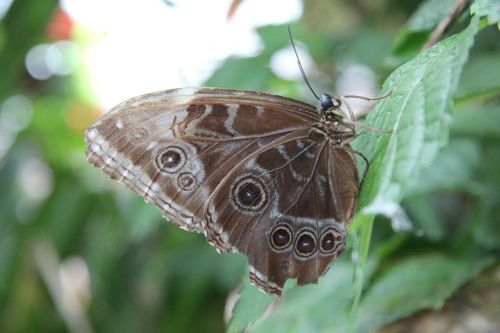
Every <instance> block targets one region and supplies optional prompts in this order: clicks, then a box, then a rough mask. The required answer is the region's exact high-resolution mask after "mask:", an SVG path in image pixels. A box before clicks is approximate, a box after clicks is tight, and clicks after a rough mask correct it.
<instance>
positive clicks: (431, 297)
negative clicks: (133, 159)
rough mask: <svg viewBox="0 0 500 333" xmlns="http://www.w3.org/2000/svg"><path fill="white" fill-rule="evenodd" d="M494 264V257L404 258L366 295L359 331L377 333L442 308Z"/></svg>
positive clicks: (387, 271)
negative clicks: (415, 316)
mask: <svg viewBox="0 0 500 333" xmlns="http://www.w3.org/2000/svg"><path fill="white" fill-rule="evenodd" d="M493 262H494V258H493V257H474V256H472V257H462V258H452V257H447V256H444V255H441V254H433V255H422V256H415V257H413V258H405V259H404V261H401V262H400V263H398V264H395V265H393V266H392V267H391V268H389V269H388V270H386V271H385V273H384V274H383V275H382V276H381V277H380V278H378V279H377V280H376V281H375V282H374V283H373V285H372V286H371V287H370V288H369V289H368V291H367V292H366V295H365V297H364V298H363V300H362V303H361V306H360V325H359V330H358V332H373V331H376V330H377V329H378V328H380V327H382V326H383V325H385V324H387V323H390V322H393V321H395V320H397V319H401V318H404V317H406V316H408V315H410V314H413V313H415V312H417V311H419V310H422V309H428V308H433V309H439V308H441V307H442V306H443V304H444V302H445V301H446V299H448V298H449V297H450V296H451V295H452V294H453V293H454V292H455V291H456V290H457V289H458V288H459V287H460V286H461V285H462V284H464V283H465V282H466V281H468V280H470V279H471V278H473V277H475V276H476V275H477V274H478V273H479V272H480V271H481V270H483V269H484V268H485V267H487V266H488V265H490V264H492V263H493Z"/></svg>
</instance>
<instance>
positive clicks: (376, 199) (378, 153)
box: [355, 19, 479, 213]
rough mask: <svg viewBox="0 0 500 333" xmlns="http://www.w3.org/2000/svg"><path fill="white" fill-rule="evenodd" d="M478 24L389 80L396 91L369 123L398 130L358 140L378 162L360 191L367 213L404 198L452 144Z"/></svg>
mask: <svg viewBox="0 0 500 333" xmlns="http://www.w3.org/2000/svg"><path fill="white" fill-rule="evenodd" d="M478 23H479V20H478V19H473V20H472V21H471V23H470V25H469V27H468V28H467V29H466V30H465V31H463V32H462V33H459V34H457V35H454V36H452V37H450V38H448V39H446V40H443V41H441V42H440V43H438V44H436V45H434V46H433V47H431V48H430V49H428V50H426V51H425V52H423V53H421V54H420V55H419V56H418V57H416V58H415V59H413V60H412V61H410V62H408V63H406V64H405V65H403V66H401V67H399V68H398V69H396V70H395V71H394V72H393V73H392V74H391V75H390V76H389V77H388V79H387V80H386V81H385V83H384V86H383V93H388V92H392V95H391V96H389V97H388V98H386V99H384V100H382V101H381V102H380V103H379V104H378V105H377V107H376V109H375V110H374V111H373V112H372V113H370V114H369V115H368V117H367V125H368V126H369V127H371V128H376V129H381V130H386V131H392V133H390V134H385V135H384V134H379V133H373V132H366V133H364V134H363V135H360V137H359V139H358V140H356V142H355V146H356V147H357V148H358V149H360V150H361V151H363V153H364V154H365V155H367V156H368V157H369V159H370V160H371V161H372V162H371V165H370V171H369V173H368V174H367V177H366V179H365V180H364V184H363V187H362V191H361V195H360V207H364V211H365V212H367V213H374V212H383V211H384V207H386V205H388V204H390V205H391V204H393V203H395V202H399V201H401V199H402V198H403V196H404V195H405V194H406V192H407V191H408V190H409V189H411V188H412V187H413V186H415V184H416V183H417V181H418V180H419V177H420V175H421V172H422V170H423V169H424V168H425V167H426V166H428V165H430V164H431V163H432V161H433V160H434V158H435V156H436V154H437V152H438V151H439V149H440V148H442V147H443V146H444V145H446V143H447V140H448V132H449V124H448V123H449V120H448V119H449V115H448V111H449V108H450V105H451V97H452V95H453V93H454V91H455V89H456V86H457V82H458V79H459V77H460V73H461V71H462V67H463V65H464V63H465V61H466V60H467V57H468V52H469V49H470V48H471V46H472V44H473V41H474V36H475V34H476V33H477V31H478V28H479V24H478Z"/></svg>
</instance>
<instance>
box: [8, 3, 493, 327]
mask: <svg viewBox="0 0 500 333" xmlns="http://www.w3.org/2000/svg"><path fill="white" fill-rule="evenodd" d="M452 3H453V1H425V2H422V1H416V0H403V1H401V0H376V1H371V0H356V1H344V0H332V1H327V0H321V1H309V2H305V1H304V2H303V1H300V0H274V1H265V0H246V1H230V0H224V1H203V0H198V1H195V0H178V1H176V0H172V1H167V0H164V1H161V0H150V1H138V0H135V1H134V0H131V1H118V0H105V1H102V0H100V1H97V0H61V1H56V0H44V1H37V0H0V189H1V191H0V332H137V331H141V332H160V331H161V332H193V331H202V332H221V331H223V330H224V309H225V306H226V299H227V297H228V295H229V294H230V293H231V291H233V290H234V289H235V288H237V287H238V286H239V285H240V283H241V281H244V280H245V279H246V276H247V274H248V273H247V268H246V259H245V258H244V257H243V256H240V255H226V256H220V255H218V254H217V253H216V251H215V250H214V249H213V248H212V247H211V246H209V245H208V244H207V243H206V241H205V240H204V238H203V237H202V235H198V234H192V233H188V232H185V231H182V230H179V229H178V228H176V227H175V226H174V225H172V224H169V223H167V222H166V221H165V220H164V219H162V217H161V214H160V212H159V211H158V210H157V209H156V208H154V207H152V206H150V205H148V204H146V203H144V201H143V200H142V198H139V197H137V196H136V195H134V194H132V192H131V191H128V190H126V189H125V188H124V187H122V186H120V185H118V184H115V183H113V182H112V181H111V180H108V179H107V177H106V176H105V175H104V174H103V173H102V172H101V171H100V170H97V169H94V168H92V167H91V166H90V165H89V164H88V163H87V162H86V160H85V154H84V151H85V147H84V142H83V135H84V131H85V129H86V128H87V127H88V126H89V125H90V124H91V123H92V122H93V121H94V120H95V119H96V118H97V117H99V115H101V114H102V113H104V112H106V111H107V110H108V109H110V108H111V107H113V106H114V105H116V104H117V103H119V102H121V101H123V100H125V99H128V98H130V97H133V96H136V95H139V94H143V93H148V92H152V91H156V90H164V89H170V88H176V87H184V86H203V85H204V86H218V87H226V88H234V89H251V90H259V91H266V92H270V93H274V94H279V95H284V96H287V97H291V98H297V99H300V100H303V101H306V102H311V103H314V99H313V98H312V96H311V94H310V92H309V91H308V89H307V87H306V85H305V84H304V81H303V80H302V79H301V76H300V71H299V69H298V68H297V65H296V59H295V56H294V54H293V51H292V49H291V47H290V41H289V38H288V31H287V25H290V26H291V27H292V31H293V33H294V37H295V39H296V43H297V46H298V51H299V54H300V57H301V61H302V64H303V65H304V69H305V71H306V72H307V73H308V75H309V78H310V80H311V81H312V83H313V85H314V87H315V88H316V90H317V91H318V92H323V91H328V92H331V93H333V94H336V95H339V94H346V93H349V94H358V95H365V96H375V95H377V93H378V91H379V89H380V84H381V83H382V82H383V80H384V79H385V77H386V76H387V75H388V74H389V73H390V72H391V71H392V70H394V69H395V68H396V67H397V66H399V65H400V64H402V63H404V62H405V61H407V60H408V59H411V58H412V57H414V56H415V55H417V54H418V52H419V51H420V48H421V47H422V45H423V43H424V42H425V40H426V39H427V38H428V35H429V33H430V32H431V31H432V30H433V28H434V27H435V25H437V23H438V22H439V20H440V19H442V17H444V15H445V14H446V11H447V10H449V8H450V6H451V4H452ZM425 6H427V7H428V8H427V9H426V7H425ZM432 6H434V7H432ZM429 8H430V9H431V10H429ZM426 10H427V12H425V11H426ZM419 11H420V13H421V12H424V13H426V14H425V16H424V19H422V15H421V14H418V13H419ZM419 15H420V16H419ZM466 21H467V15H465V16H462V18H460V19H459V20H458V22H457V24H455V25H454V26H452V28H451V29H450V31H449V32H448V34H451V33H453V32H457V31H460V30H461V29H462V28H463V27H464V24H466ZM499 37H500V34H499V32H498V29H496V27H490V28H486V29H484V30H483V31H482V32H481V33H480V34H479V35H478V36H477V38H476V44H475V46H474V48H473V50H472V53H471V56H470V61H469V63H468V64H467V66H466V68H465V69H464V72H463V75H462V79H461V82H460V84H459V88H458V91H457V94H456V98H455V106H456V110H455V112H454V114H453V122H452V134H451V140H450V145H449V147H448V148H446V149H445V151H444V152H443V153H442V154H440V157H439V159H438V161H436V164H435V166H436V168H435V169H436V170H437V171H436V170H434V172H430V173H429V174H427V176H428V177H430V178H428V179H427V180H426V181H422V183H421V184H420V185H421V186H419V188H418V189H416V190H415V191H414V192H413V193H412V195H411V196H410V197H408V198H407V199H406V200H405V201H404V202H403V207H404V208H405V210H406V212H407V214H408V216H409V218H410V220H411V221H412V224H413V227H412V230H411V231H410V232H408V231H406V233H398V232H396V233H395V232H394V230H392V228H391V226H390V224H389V223H387V221H386V220H384V219H380V221H379V222H380V223H377V224H376V226H375V229H376V230H375V231H374V233H375V234H374V243H373V246H372V252H374V253H375V254H374V255H375V256H377V260H378V262H381V263H382V264H381V265H380V266H378V268H377V270H376V273H375V276H377V274H381V273H383V272H384V270H385V269H387V268H388V267H389V268H390V267H391V264H392V263H395V262H399V260H404V258H405V256H409V255H418V254H421V253H433V254H435V253H438V254H442V255H444V256H453V257H454V258H458V259H457V261H456V262H457V265H460V264H461V263H463V265H467V264H468V263H469V262H470V261H466V260H465V259H464V260H463V261H461V259H460V258H465V254H467V255H468V256H467V260H469V258H470V254H471V253H474V254H475V255H478V256H479V257H480V258H485V257H486V256H487V257H488V258H491V256H493V257H495V256H496V258H497V259H496V260H490V259H488V260H487V261H484V262H483V261H480V262H481V263H482V264H481V265H480V268H477V269H476V270H477V274H474V275H471V276H469V277H468V278H466V279H465V280H464V281H468V282H469V284H468V287H467V288H469V289H467V290H470V288H472V290H473V294H474V295H480V298H481V299H483V300H484V302H485V303H484V304H476V303H478V302H476V303H474V302H472V301H471V302H472V303H470V302H469V298H467V296H464V299H462V298H459V300H460V303H461V304H469V303H470V304H471V305H470V304H469V305H470V307H471V308H472V309H473V311H474V313H475V314H477V315H478V316H479V318H480V319H481V320H482V321H481V323H483V324H484V323H486V324H484V325H486V326H485V327H486V328H488V329H489V328H491V327H493V328H495V327H496V328H497V329H498V327H499V326H495V325H498V318H500V295H499V294H498V290H500V268H499V263H498V254H499V249H500V218H499V216H500V204H499V202H500V199H499V197H500V190H499V184H500V174H499V172H498V171H499V170H500V145H499V143H500V116H499V115H500V106H499V105H500V103H499V96H500V82H499V80H498V78H499V77H500V58H499V51H500V38H499ZM353 104H354V103H353ZM354 107H355V109H356V110H357V111H360V112H366V111H367V110H368V108H369V105H366V104H363V103H359V104H355V105H354ZM429 175H430V176H429ZM433 177H434V178H433ZM345 257H346V258H344V260H346V261H348V260H349V256H348V255H347V256H345ZM377 272H378V273H377ZM479 274H482V275H479ZM476 275H479V276H480V277H481V279H482V280H478V279H479V278H477V277H476ZM476 281H480V282H476ZM482 281H487V283H486V284H483V282H482ZM475 283H476V284H477V283H479V285H478V286H477V288H478V289H474V286H476V284H475ZM478 290H479V291H478ZM494 290H496V294H495V293H494V292H493V291H494ZM481 292H482V293H483V294H481ZM485 295H489V296H488V297H486V296H485ZM448 296H449V295H448ZM448 296H447V297H448ZM447 297H445V298H444V299H443V304H444V302H445V301H446V298H447ZM458 297H460V296H458ZM400 301H401V302H402V301H407V300H400ZM410 301H412V300H410ZM415 301H418V299H417V300H415ZM396 304H397V303H396ZM496 311H498V312H496ZM452 312H453V313H455V312H454V311H452ZM496 314H498V316H496ZM395 318H396V319H397V316H396V317H395ZM495 318H496V323H495ZM476 319H477V318H476ZM395 325H397V323H396V324H395ZM401 325H410V323H404V324H401ZM488 325H490V326H488ZM396 331H397V330H396ZM491 332H493V331H491Z"/></svg>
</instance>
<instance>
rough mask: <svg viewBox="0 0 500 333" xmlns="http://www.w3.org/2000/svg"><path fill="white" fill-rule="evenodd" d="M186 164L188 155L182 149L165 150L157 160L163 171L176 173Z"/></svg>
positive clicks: (174, 147) (170, 148) (169, 148)
mask: <svg viewBox="0 0 500 333" xmlns="http://www.w3.org/2000/svg"><path fill="white" fill-rule="evenodd" d="M185 163H186V153H185V152H184V150H183V149H182V148H181V147H177V146H171V147H168V148H166V149H165V150H163V151H162V152H161V153H160V154H159V155H158V157H157V158H156V165H157V166H158V168H159V169H160V170H161V171H165V172H168V173H176V172H177V171H179V170H180V169H181V168H182V167H183V166H184V164H185Z"/></svg>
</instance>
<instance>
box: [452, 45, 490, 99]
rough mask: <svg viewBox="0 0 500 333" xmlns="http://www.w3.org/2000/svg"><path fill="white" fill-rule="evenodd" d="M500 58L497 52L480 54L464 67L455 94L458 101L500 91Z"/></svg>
mask: <svg viewBox="0 0 500 333" xmlns="http://www.w3.org/2000/svg"><path fill="white" fill-rule="evenodd" d="M499 77H500V58H499V57H498V54H497V53H491V54H480V55H478V56H476V57H473V58H471V59H470V61H469V62H468V63H467V65H466V66H465V67H464V72H463V74H462V77H461V78H460V83H459V85H458V88H457V93H456V94H455V99H456V100H457V103H462V102H466V101H467V100H471V99H476V98H481V97H483V96H489V95H493V94H498V93H500V80H498V78H499Z"/></svg>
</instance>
